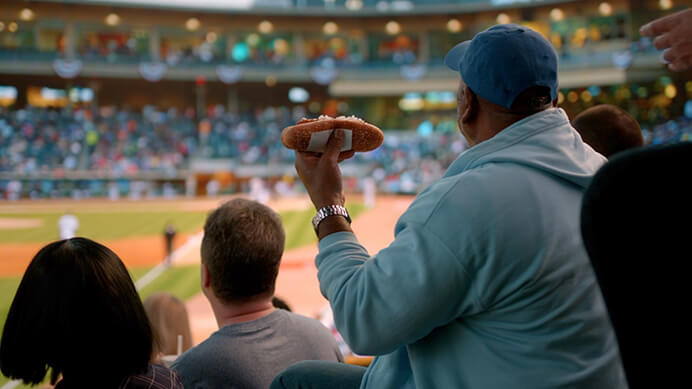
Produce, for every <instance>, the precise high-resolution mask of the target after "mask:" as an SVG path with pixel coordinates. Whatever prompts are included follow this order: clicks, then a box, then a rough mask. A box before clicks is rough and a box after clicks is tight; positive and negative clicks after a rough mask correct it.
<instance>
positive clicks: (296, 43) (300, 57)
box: [293, 32, 307, 66]
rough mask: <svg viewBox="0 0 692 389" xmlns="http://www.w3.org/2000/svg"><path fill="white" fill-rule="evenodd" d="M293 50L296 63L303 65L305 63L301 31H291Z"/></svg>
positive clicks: (303, 40) (303, 41) (303, 39)
mask: <svg viewBox="0 0 692 389" xmlns="http://www.w3.org/2000/svg"><path fill="white" fill-rule="evenodd" d="M293 52H294V53H295V56H296V65H298V66H305V64H306V63H307V60H306V58H305V38H304V37H303V33H301V32H294V33H293Z"/></svg>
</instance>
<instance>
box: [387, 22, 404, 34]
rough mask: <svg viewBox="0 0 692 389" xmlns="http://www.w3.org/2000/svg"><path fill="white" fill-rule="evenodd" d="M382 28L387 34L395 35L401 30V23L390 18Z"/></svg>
mask: <svg viewBox="0 0 692 389" xmlns="http://www.w3.org/2000/svg"><path fill="white" fill-rule="evenodd" d="M384 30H385V31H387V34H389V35H396V34H398V33H400V32H401V25H399V23H397V22H395V21H394V20H390V21H388V22H387V24H385V26H384Z"/></svg>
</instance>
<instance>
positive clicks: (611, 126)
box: [572, 104, 644, 158]
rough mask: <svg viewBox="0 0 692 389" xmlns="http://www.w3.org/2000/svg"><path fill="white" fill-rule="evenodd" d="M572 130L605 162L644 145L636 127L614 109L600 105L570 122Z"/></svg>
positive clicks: (587, 110) (583, 112)
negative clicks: (601, 156) (622, 152)
mask: <svg viewBox="0 0 692 389" xmlns="http://www.w3.org/2000/svg"><path fill="white" fill-rule="evenodd" d="M572 126H573V127H574V128H575V129H576V130H577V131H578V132H579V134H580V135H581V137H582V139H583V140H584V142H586V143H587V144H588V145H589V146H591V147H593V149H594V150H596V151H598V152H599V153H601V154H603V155H604V156H606V157H608V158H610V157H611V156H612V155H613V154H616V153H619V152H621V151H624V150H628V149H631V148H634V147H640V146H642V145H643V144H644V137H643V136H642V130H641V128H640V127H639V123H637V121H636V120H634V118H633V117H632V116H630V115H629V114H628V113H627V112H625V111H624V110H623V109H621V108H619V107H616V106H614V105H610V104H602V105H597V106H594V107H591V108H588V109H586V110H584V111H582V112H581V113H580V114H578V115H577V116H576V117H575V118H574V119H573V120H572Z"/></svg>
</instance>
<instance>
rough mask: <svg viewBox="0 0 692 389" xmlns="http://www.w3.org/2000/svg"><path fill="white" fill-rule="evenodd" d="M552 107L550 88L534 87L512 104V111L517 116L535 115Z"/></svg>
mask: <svg viewBox="0 0 692 389" xmlns="http://www.w3.org/2000/svg"><path fill="white" fill-rule="evenodd" d="M550 107H552V98H551V97H550V88H547V87H544V86H532V87H529V88H527V89H525V90H524V91H523V92H521V93H520V94H519V95H518V96H517V98H516V99H514V101H513V102H512V106H511V108H510V111H511V112H512V113H516V114H534V113H536V112H539V111H543V110H544V109H548V108H550Z"/></svg>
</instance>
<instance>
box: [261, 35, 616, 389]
mask: <svg viewBox="0 0 692 389" xmlns="http://www.w3.org/2000/svg"><path fill="white" fill-rule="evenodd" d="M445 63H446V64H447V65H448V66H449V67H450V68H452V69H454V70H456V71H459V72H460V75H461V76H462V80H461V81H460V83H459V88H458V103H457V107H458V116H459V120H458V123H459V127H460V128H461V133H462V134H463V135H464V137H465V138H466V139H467V141H468V143H469V145H470V146H471V148H470V149H469V150H468V151H466V152H464V153H462V154H461V155H460V156H459V157H458V158H457V160H456V161H454V163H453V164H452V165H451V166H450V167H449V169H448V170H447V173H446V174H445V177H444V178H443V179H442V180H440V181H438V182H437V183H435V184H433V185H432V186H430V187H429V188H428V189H427V190H425V191H423V192H422V193H421V194H419V195H418V197H417V198H416V199H415V200H414V202H413V203H412V204H411V206H410V207H409V209H408V210H407V211H406V212H405V213H404V214H403V215H402V216H401V218H400V219H399V221H398V223H397V227H396V231H395V235H396V237H395V239H394V241H393V242H392V243H391V245H390V246H389V247H387V248H385V249H383V250H382V251H380V252H379V253H377V255H375V256H374V257H370V256H369V254H368V253H367V251H366V250H365V249H364V248H363V247H362V246H361V245H360V244H359V243H358V241H357V239H356V236H355V235H354V234H353V232H352V231H351V228H350V223H349V222H350V219H349V218H348V217H347V216H346V215H347V212H346V210H345V208H343V205H344V194H343V191H342V182H341V171H340V169H339V166H338V163H337V162H338V160H339V150H340V147H341V145H342V143H343V132H342V131H336V132H335V133H334V134H335V135H332V137H331V139H330V143H329V144H328V149H327V151H326V152H325V153H324V154H323V155H321V156H316V155H314V154H312V153H301V152H298V153H297V154H296V170H297V171H298V174H299V175H300V178H301V179H302V181H303V183H304V184H305V186H306V188H307V190H308V193H309V195H310V198H311V199H312V201H313V203H314V205H315V207H316V208H317V209H318V210H319V211H318V214H317V216H316V217H315V219H314V223H313V224H314V225H315V230H316V232H317V234H318V237H319V239H320V241H319V254H318V256H317V258H316V264H317V267H318V277H319V281H320V289H321V290H322V293H323V294H324V295H325V297H327V299H328V300H329V301H330V305H331V307H332V309H333V311H334V320H335V322H336V326H337V328H338V329H339V332H340V333H341V335H342V336H343V337H344V339H345V340H346V342H347V343H348V344H349V346H351V349H352V350H353V351H354V352H355V353H358V354H362V355H375V356H376V357H375V360H374V361H373V362H372V364H371V365H370V366H369V367H368V368H367V370H366V369H365V368H362V369H359V368H357V367H353V366H352V367H350V368H349V369H348V370H347V371H345V369H342V368H340V367H339V366H338V365H336V364H328V363H326V362H317V361H311V362H302V363H299V364H295V365H293V366H291V367H290V368H289V369H287V370H286V371H284V372H282V373H281V374H280V375H278V376H277V377H276V378H275V380H274V382H273V383H272V388H297V387H300V388H306V387H313V386H310V385H315V386H318V384H321V385H322V386H320V387H361V388H395V387H396V388H404V387H406V388H413V387H418V388H460V387H463V388H484V389H485V388H534V389H538V388H557V387H573V388H603V389H606V388H607V389H613V388H625V387H626V382H625V380H624V375H623V372H622V366H621V363H620V359H619V356H618V351H617V343H616V340H615V336H614V333H613V329H612V327H611V325H610V322H609V320H608V315H607V312H606V310H605V306H604V304H603V300H602V296H601V294H600V291H599V289H598V285H597V283H596V279H595V276H594V274H593V269H592V268H591V265H590V263H589V260H588V257H587V254H586V252H585V250H584V247H583V244H582V242H581V239H579V211H580V208H579V207H580V203H581V197H582V191H583V190H584V188H585V187H586V186H587V184H588V182H589V181H590V179H591V177H592V175H593V174H594V173H595V172H596V171H597V169H598V168H599V167H600V166H601V165H602V164H603V163H604V162H605V158H603V156H601V155H600V154H598V153H596V152H594V151H593V150H592V149H591V148H590V147H586V146H585V144H584V142H582V141H581V140H580V139H579V135H578V134H577V132H576V131H575V130H574V129H573V128H572V127H571V126H570V123H569V119H568V117H567V115H566V113H565V112H564V111H563V110H561V109H559V108H556V104H557V94H558V79H557V67H558V64H557V55H556V53H555V51H554V49H553V47H552V45H551V44H550V43H549V42H548V41H547V40H546V39H545V38H544V37H543V36H542V35H540V34H539V33H537V32H535V31H533V30H531V29H529V28H527V27H522V26H518V25H513V24H505V25H498V26H494V27H491V28H490V29H488V30H486V31H484V32H482V33H479V34H478V35H476V36H475V37H474V38H473V40H471V41H467V42H463V43H460V44H459V45H457V46H455V47H454V48H453V49H452V50H450V51H449V53H447V56H446V58H445ZM334 383H340V384H339V386H337V385H334V386H332V384H334Z"/></svg>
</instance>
